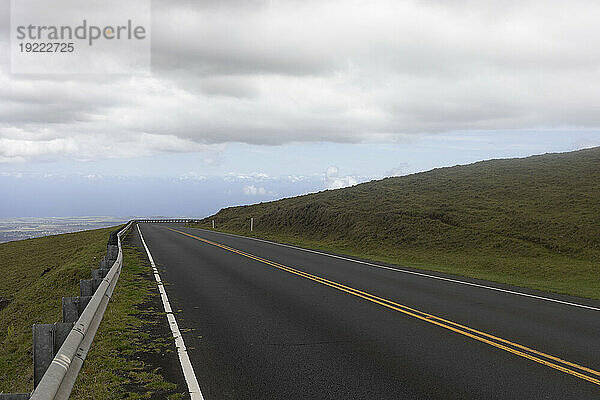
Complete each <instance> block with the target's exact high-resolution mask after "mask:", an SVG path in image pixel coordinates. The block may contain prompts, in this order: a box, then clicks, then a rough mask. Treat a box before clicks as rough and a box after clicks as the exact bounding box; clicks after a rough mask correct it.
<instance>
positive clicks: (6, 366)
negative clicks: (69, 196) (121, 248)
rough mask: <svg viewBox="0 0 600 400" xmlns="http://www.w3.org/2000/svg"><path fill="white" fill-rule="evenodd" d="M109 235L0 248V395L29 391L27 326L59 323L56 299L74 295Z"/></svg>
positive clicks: (26, 242)
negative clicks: (1, 306)
mask: <svg viewBox="0 0 600 400" xmlns="http://www.w3.org/2000/svg"><path fill="white" fill-rule="evenodd" d="M114 229H115V228H105V229H96V230H90V231H83V232H76V233H68V234H64V235H54V236H46V237H41V238H35V239H27V240H20V241H15V242H8V243H2V244H0V276H2V279H0V297H2V298H3V299H6V300H5V301H3V302H2V304H3V308H1V309H0V393H1V392H23V393H25V392H29V391H31V389H32V387H33V360H32V352H31V346H32V340H33V339H32V330H31V326H32V324H35V323H53V322H59V321H61V320H62V311H61V297H63V296H78V295H79V280H80V279H86V278H90V276H91V275H90V270H91V268H97V266H98V263H99V262H100V259H101V258H102V256H103V255H104V254H105V252H106V243H107V241H108V237H109V235H110V232H111V231H112V230H114Z"/></svg>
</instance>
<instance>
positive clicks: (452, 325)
mask: <svg viewBox="0 0 600 400" xmlns="http://www.w3.org/2000/svg"><path fill="white" fill-rule="evenodd" d="M169 229H170V230H171V231H173V232H177V233H180V234H182V235H185V236H189V237H191V238H194V239H197V240H200V241H202V242H204V243H207V244H210V245H213V246H217V247H220V248H222V249H224V250H227V251H230V252H232V253H236V254H239V255H241V256H244V257H247V258H251V259H253V260H256V261H259V262H261V263H264V264H267V265H270V266H272V267H275V268H278V269H280V270H283V271H286V272H289V273H291V274H294V275H298V276H301V277H303V278H306V279H310V280H312V281H315V282H318V283H320V284H323V285H326V286H329V287H332V288H334V289H337V290H340V291H342V292H346V293H348V294H351V295H353V296H357V297H360V298H363V299H365V300H368V301H370V302H373V303H376V304H379V305H381V306H383V307H386V308H389V309H392V310H395V311H398V312H401V313H403V314H406V315H410V316H411V317H414V318H417V319H420V320H422V321H425V322H427V323H430V324H433V325H437V326H439V327H441V328H445V329H448V330H450V331H452V332H456V333H459V334H461V335H464V336H467V337H469V338H471V339H474V340H477V341H479V342H483V343H486V344H489V345H490V346H494V347H496V348H499V349H502V350H504V351H508V352H509V353H512V354H515V355H518V356H520V357H523V358H527V359H529V360H531V361H535V362H537V363H539V364H543V365H546V366H548V367H550V368H554V369H556V370H559V371H561V372H564V373H567V374H569V375H573V376H575V377H577V378H580V379H583V380H586V381H588V382H591V383H593V384H596V385H600V379H598V378H597V377H600V372H598V371H595V370H593V369H591V368H587V367H584V366H582V365H578V364H575V363H572V362H570V361H566V360H562V359H560V358H558V357H555V356H552V355H550V354H546V353H542V352H541V351H537V350H535V349H532V348H529V347H526V346H523V345H521V344H518V343H514V342H511V341H510V340H506V339H502V338H499V337H497V336H494V335H490V334H489V333H485V332H481V331H478V330H476V329H473V328H469V327H468V326H464V325H461V324H459V323H456V322H453V321H450V320H447V319H444V318H441V317H438V316H435V315H432V314H428V313H426V312H423V311H419V310H417V309H414V308H411V307H408V306H405V305H402V304H398V303H396V302H394V301H391V300H387V299H384V298H382V297H378V296H375V295H374V294H371V293H368V292H364V291H362V290H358V289H355V288H352V287H350V286H346V285H343V284H341V283H338V282H334V281H331V280H329V279H325V278H321V277H319V276H317V275H313V274H309V273H307V272H304V271H300V270H298V269H295V268H292V267H288V266H285V265H283V264H279V263H276V262H274V261H270V260H267V259H264V258H261V257H257V256H255V255H253V254H249V253H246V252H244V251H241V250H238V249H234V248H232V247H229V246H225V245H223V244H220V243H216V242H213V241H210V240H207V239H203V238H201V237H198V236H194V235H192V234H189V233H186V232H182V231H178V230H176V229H171V228H169Z"/></svg>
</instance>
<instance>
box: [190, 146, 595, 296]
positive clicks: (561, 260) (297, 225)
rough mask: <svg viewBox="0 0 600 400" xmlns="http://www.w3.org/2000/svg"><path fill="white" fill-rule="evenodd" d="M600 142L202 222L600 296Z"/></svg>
mask: <svg viewBox="0 0 600 400" xmlns="http://www.w3.org/2000/svg"><path fill="white" fill-rule="evenodd" d="M599 211H600V148H593V149H588V150H582V151H577V152H571V153H562V154H546V155H541V156H533V157H528V158H522V159H506V160H492V161H484V162H478V163H475V164H470V165H465V166H455V167H450V168H440V169H435V170H432V171H429V172H424V173H418V174H414V175H409V176H402V177H394V178H386V179H383V180H379V181H371V182H368V183H363V184H360V185H356V186H353V187H349V188H344V189H338V190H327V191H323V192H319V193H314V194H309V195H304V196H298V197H294V198H288V199H283V200H279V201H273V202H268V203H261V204H256V205H251V206H240V207H231V208H226V209H223V210H221V211H219V212H218V213H217V214H216V215H214V216H211V217H208V218H206V219H205V220H203V221H202V222H201V223H199V224H197V225H196V226H198V227H202V228H209V227H210V224H211V222H210V221H211V220H213V219H214V220H215V222H216V224H217V228H218V229H219V230H223V231H227V232H233V233H238V234H244V235H249V234H250V233H249V219H250V217H253V218H254V227H255V231H254V232H253V234H252V235H253V236H258V237H264V238H268V239H272V240H277V241H283V242H288V243H295V244H299V245H302V246H305V247H312V248H320V249H325V250H330V251H335V252H338V253H346V254H351V255H355V256H360V257H364V258H368V259H373V260H379V261H385V262H390V263H394V264H399V265H409V266H413V267H420V268H425V269H430V270H437V271H444V272H451V273H456V274H462V275H466V276H471V277H477V278H482V279H489V280H495V281H499V282H505V283H511V284H517V285H522V286H528V287H532V288H536V289H541V290H550V291H556V292H562V293H568V294H574V295H579V296H586V297H592V298H600V274H599V272H600V268H599V267H598V261H599V260H600V213H599Z"/></svg>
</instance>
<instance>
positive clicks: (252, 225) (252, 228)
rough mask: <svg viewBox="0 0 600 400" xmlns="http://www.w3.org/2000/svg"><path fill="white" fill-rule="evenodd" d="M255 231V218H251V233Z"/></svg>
mask: <svg viewBox="0 0 600 400" xmlns="http://www.w3.org/2000/svg"><path fill="white" fill-rule="evenodd" d="M253 230H254V218H252V217H251V218H250V232H252V231H253Z"/></svg>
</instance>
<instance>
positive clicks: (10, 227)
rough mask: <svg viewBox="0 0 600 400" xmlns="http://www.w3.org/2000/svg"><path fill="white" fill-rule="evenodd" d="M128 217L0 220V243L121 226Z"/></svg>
mask: <svg viewBox="0 0 600 400" xmlns="http://www.w3.org/2000/svg"><path fill="white" fill-rule="evenodd" d="M130 219H131V218H130V217H103V216H90V217H23V218H0V243H5V242H10V241H13V240H23V239H30V238H35V237H40V236H49V235H58V234H60V233H69V232H77V231H85V230H88V229H98V228H106V227H109V226H116V225H121V224H123V223H125V222H127V221H129V220H130Z"/></svg>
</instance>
